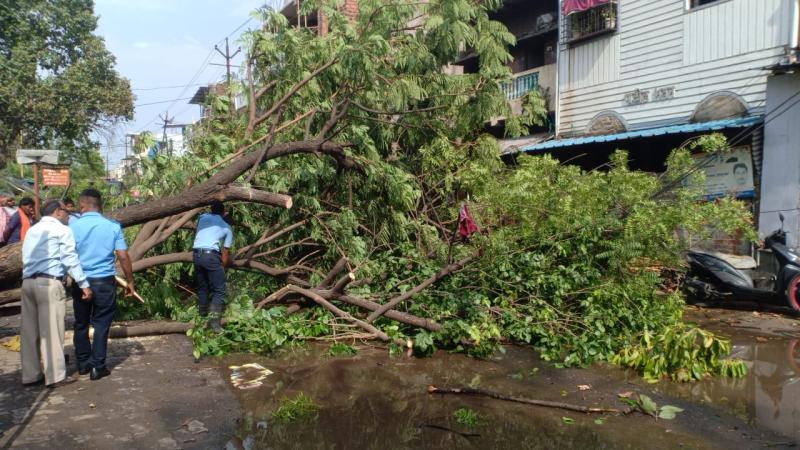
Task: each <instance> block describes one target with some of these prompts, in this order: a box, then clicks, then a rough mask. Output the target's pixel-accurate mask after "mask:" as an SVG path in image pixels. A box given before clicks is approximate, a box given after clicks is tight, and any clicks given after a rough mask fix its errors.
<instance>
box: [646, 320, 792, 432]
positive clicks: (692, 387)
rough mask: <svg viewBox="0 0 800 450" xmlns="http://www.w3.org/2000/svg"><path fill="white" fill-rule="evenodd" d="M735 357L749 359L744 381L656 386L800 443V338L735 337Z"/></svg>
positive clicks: (714, 381)
mask: <svg viewBox="0 0 800 450" xmlns="http://www.w3.org/2000/svg"><path fill="white" fill-rule="evenodd" d="M732 341H733V344H734V348H733V355H732V356H733V357H735V358H741V359H743V360H745V361H748V368H749V369H750V370H749V373H748V375H747V377H745V378H742V379H724V378H714V379H708V380H704V381H701V382H698V383H693V384H676V383H659V384H658V385H656V388H655V389H656V390H657V391H660V392H663V393H664V394H667V395H672V396H678V397H681V398H686V399H690V400H692V401H696V402H700V403H705V404H710V405H714V406H717V407H720V408H722V409H723V410H725V411H726V412H728V413H731V414H733V415H735V416H737V417H739V418H741V419H742V420H744V421H745V422H747V423H749V424H751V425H754V426H757V427H760V428H767V429H770V430H773V431H775V432H777V433H780V434H782V435H784V436H786V437H787V438H789V439H790V440H792V441H793V442H800V339H798V338H785V337H769V338H768V337H761V336H758V337H756V336H747V335H738V336H734V337H733V338H732Z"/></svg>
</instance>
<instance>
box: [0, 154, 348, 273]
mask: <svg viewBox="0 0 800 450" xmlns="http://www.w3.org/2000/svg"><path fill="white" fill-rule="evenodd" d="M344 147H345V146H344V145H341V144H337V143H334V142H329V141H325V140H309V141H298V142H287V143H282V144H275V145H271V146H267V147H266V151H265V152H262V151H261V150H262V149H259V150H256V151H253V152H251V153H248V154H246V155H243V156H242V157H241V158H237V159H235V160H234V161H233V162H232V163H231V164H230V165H228V166H227V167H225V168H224V169H222V170H220V171H218V172H217V173H215V174H214V175H212V176H211V177H210V178H208V179H207V180H205V181H203V182H202V183H199V184H197V185H195V186H192V187H190V188H189V189H187V190H185V191H183V192H181V193H180V194H176V195H172V196H169V197H164V198H159V199H155V200H150V201H147V202H144V203H139V204H136V205H131V206H128V207H125V208H120V209H117V210H114V211H111V212H110V213H109V214H108V216H109V217H110V218H112V219H114V220H116V221H117V222H119V223H120V224H121V225H122V226H123V227H129V226H133V225H139V224H142V223H145V222H148V221H151V220H154V219H159V218H163V217H169V216H173V215H175V214H180V213H183V212H186V211H190V210H192V209H195V208H198V207H202V206H207V205H210V204H211V203H212V202H213V201H217V200H246V201H257V202H260V203H266V204H274V205H276V206H281V207H291V205H292V203H291V197H288V196H285V195H281V194H274V193H268V192H263V191H257V190H253V189H250V188H242V187H236V186H231V184H232V183H233V182H235V181H236V179H237V178H239V176H241V175H242V174H243V173H245V172H247V170H249V169H250V168H252V167H253V165H255V163H256V161H258V160H259V157H260V156H261V155H262V153H263V159H261V163H263V162H265V161H269V160H270V159H274V158H279V157H282V156H288V155H293V154H300V153H306V154H324V155H328V156H331V157H333V158H334V159H335V160H336V162H337V164H338V165H339V166H340V167H342V168H345V169H357V168H358V166H357V164H356V162H355V161H354V160H353V159H351V158H350V157H348V156H347V155H345V153H344ZM21 249H22V246H21V244H13V245H9V246H6V247H3V248H0V284H2V283H4V282H6V281H10V280H18V279H19V278H20V276H21V275H22V253H21Z"/></svg>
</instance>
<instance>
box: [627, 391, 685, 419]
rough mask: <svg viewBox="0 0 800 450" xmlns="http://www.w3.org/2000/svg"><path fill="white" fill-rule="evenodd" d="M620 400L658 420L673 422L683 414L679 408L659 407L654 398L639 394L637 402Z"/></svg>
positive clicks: (629, 399) (670, 406) (628, 399)
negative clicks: (678, 415)
mask: <svg viewBox="0 0 800 450" xmlns="http://www.w3.org/2000/svg"><path fill="white" fill-rule="evenodd" d="M620 400H622V401H623V402H625V403H627V404H628V405H630V406H632V407H634V408H636V409H638V410H639V411H641V412H642V413H644V414H647V415H648V416H652V417H655V418H657V419H665V420H672V419H674V418H675V416H676V415H677V414H678V413H680V412H683V409H681V408H678V407H677V406H672V405H664V406H661V407H659V406H658V405H657V404H656V402H655V401H653V399H652V398H650V397H649V396H647V395H644V394H639V396H638V398H637V399H636V400H634V399H631V398H621V399H620Z"/></svg>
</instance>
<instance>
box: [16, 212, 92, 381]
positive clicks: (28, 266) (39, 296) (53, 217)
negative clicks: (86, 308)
mask: <svg viewBox="0 0 800 450" xmlns="http://www.w3.org/2000/svg"><path fill="white" fill-rule="evenodd" d="M42 215H43V216H44V217H42V220H41V221H40V222H39V223H37V224H36V225H34V226H32V227H31V229H30V230H29V231H28V234H27V236H26V239H25V241H24V243H23V244H22V323H21V324H20V335H21V345H22V348H21V349H20V350H21V351H20V357H21V359H22V383H23V384H35V383H38V382H39V381H42V379H44V382H45V383H46V384H47V386H48V387H53V386H55V385H56V383H59V382H60V381H62V380H64V378H66V376H67V368H66V363H65V361H64V307H65V304H66V301H67V293H66V291H65V289H64V284H63V279H64V273H65V271H66V272H67V273H69V275H70V276H71V277H72V279H73V280H74V281H75V283H77V285H78V286H79V287H80V289H79V290H78V292H79V293H80V294H79V295H80V297H81V298H83V299H84V301H88V300H89V299H91V297H92V291H91V289H89V282H88V281H87V280H86V275H85V274H84V273H83V270H82V269H81V265H80V261H79V260H78V254H77V253H76V251H75V238H74V237H73V235H72V230H70V229H69V227H68V226H67V225H66V223H67V211H66V210H65V209H64V205H63V204H62V203H61V202H59V201H58V200H50V201H48V202H47V203H46V204H45V205H44V208H42Z"/></svg>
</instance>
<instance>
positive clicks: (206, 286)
mask: <svg viewBox="0 0 800 450" xmlns="http://www.w3.org/2000/svg"><path fill="white" fill-rule="evenodd" d="M224 215H225V206H224V205H223V204H222V202H214V203H212V204H211V214H201V215H200V218H199V219H198V221H197V234H196V235H195V237H194V245H193V246H192V247H193V250H194V251H193V255H192V257H193V260H194V268H195V272H197V297H198V306H199V308H200V315H201V316H203V317H205V316H207V315H209V312H210V313H211V315H210V317H209V320H208V325H209V326H210V327H211V329H213V330H214V332H216V333H221V332H222V325H221V324H220V318H221V316H222V311H223V309H224V308H225V267H226V266H227V265H228V259H229V257H230V248H231V244H232V242H233V230H232V229H231V226H230V225H228V223H227V222H225V219H224V218H223V216H224ZM220 242H222V248H220ZM209 295H210V297H211V302H210V305H209Z"/></svg>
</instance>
